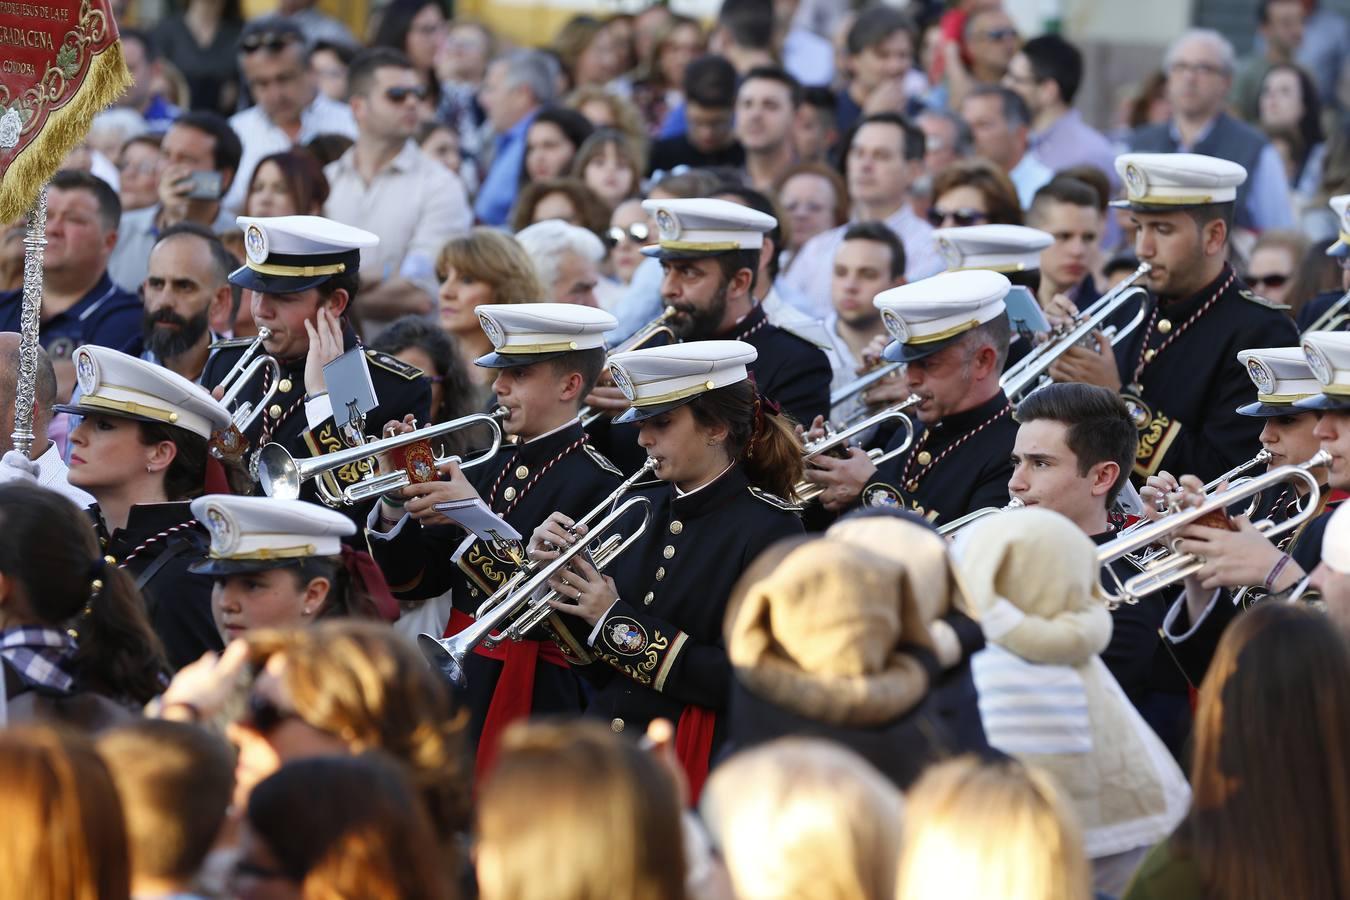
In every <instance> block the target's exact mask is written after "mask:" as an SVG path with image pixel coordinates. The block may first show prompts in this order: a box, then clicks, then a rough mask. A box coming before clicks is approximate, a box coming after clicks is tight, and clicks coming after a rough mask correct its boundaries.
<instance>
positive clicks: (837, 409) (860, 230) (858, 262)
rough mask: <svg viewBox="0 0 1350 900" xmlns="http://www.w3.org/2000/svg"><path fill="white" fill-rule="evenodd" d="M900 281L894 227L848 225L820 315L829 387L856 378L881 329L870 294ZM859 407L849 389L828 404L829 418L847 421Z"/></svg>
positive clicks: (901, 260) (901, 262) (901, 256)
mask: <svg viewBox="0 0 1350 900" xmlns="http://www.w3.org/2000/svg"><path fill="white" fill-rule="evenodd" d="M904 283H905V248H904V245H903V244H901V243H900V239H899V238H898V237H896V235H895V232H893V231H891V230H890V229H889V228H887V227H886V226H885V225H883V224H882V223H880V222H858V223H857V224H855V225H850V226H848V230H847V231H845V232H844V240H843V242H842V243H840V245H839V249H838V250H837V251H836V252H835V254H834V281H833V287H832V288H831V291H830V302H831V304H832V305H833V307H834V311H833V312H831V313H830V315H829V316H828V317H826V319H825V330H826V332H827V333H828V334H829V337H830V342H831V343H832V344H833V349H834V353H833V354H829V356H830V362H831V363H832V364H834V366H835V368H834V379H833V380H832V381H831V382H830V390H831V391H837V390H839V389H840V388H841V387H844V386H845V385H847V384H849V383H850V382H852V381H854V380H856V379H857V378H858V375H859V370H860V369H862V368H863V366H864V364H865V360H864V358H863V356H864V351H865V350H866V349H867V347H868V345H869V344H872V343H873V342H874V341H875V340H876V339H877V338H878V337H881V336H883V335H885V334H886V326H885V325H884V324H883V323H882V321H881V310H879V309H877V307H876V305H875V304H873V303H872V298H873V297H875V296H876V295H877V294H880V293H881V292H882V291H887V290H890V289H891V288H894V287H899V286H900V285H902V284H904ZM862 407H863V398H862V395H861V394H855V395H854V396H852V397H849V398H847V399H846V400H843V401H841V402H840V403H838V404H836V405H835V406H833V407H832V408H831V409H830V419H831V420H832V421H834V422H847V421H849V420H850V419H852V418H853V417H854V416H855V414H857V413H860V412H862Z"/></svg>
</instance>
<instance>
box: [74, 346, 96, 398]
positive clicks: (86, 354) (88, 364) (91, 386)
mask: <svg viewBox="0 0 1350 900" xmlns="http://www.w3.org/2000/svg"><path fill="white" fill-rule="evenodd" d="M75 380H76V381H78V382H79V384H80V393H82V394H92V393H94V392H95V391H97V390H98V361H97V360H95V359H94V354H93V353H91V352H90V351H89V348H88V347H81V348H80V349H79V350H76V351H75Z"/></svg>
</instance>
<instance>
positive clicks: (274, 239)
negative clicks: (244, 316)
mask: <svg viewBox="0 0 1350 900" xmlns="http://www.w3.org/2000/svg"><path fill="white" fill-rule="evenodd" d="M239 225H240V227H241V228H243V230H244V247H245V249H246V251H247V260H246V261H245V264H244V265H243V266H241V267H240V268H239V269H237V270H235V271H234V272H233V273H232V274H231V275H230V279H229V280H230V283H231V284H235V285H239V286H240V287H242V288H244V290H245V291H246V296H247V297H249V298H251V299H250V300H249V302H250V303H251V305H252V309H253V318H254V321H256V322H257V324H258V326H259V327H260V328H266V329H268V331H269V333H270V335H269V337H267V338H266V339H265V340H262V341H261V347H260V351H261V352H260V353H259V354H257V355H258V356H271V357H272V358H274V359H275V360H276V361H277V363H278V364H279V365H280V369H281V378H280V380H279V381H278V383H277V385H275V387H276V393H275V394H274V395H273V396H272V397H271V398H270V399H268V400H267V402H266V406H265V408H264V409H263V411H262V413H261V414H260V415H258V416H257V417H256V418H255V419H254V420H253V423H252V424H251V425H249V427H248V428H247V429H246V430H245V432H244V437H246V438H247V439H248V442H249V447H248V449H249V451H250V452H252V451H255V450H257V449H258V448H260V447H262V446H263V445H265V444H270V443H272V442H276V443H279V444H281V445H282V446H284V447H285V448H286V450H287V451H288V452H289V453H290V454H291V455H292V456H294V457H296V458H301V457H310V456H317V455H319V454H323V453H331V452H333V451H335V450H341V449H343V448H345V447H346V443H345V442H344V441H343V439H342V436H341V430H340V429H341V426H342V425H345V424H346V414H345V413H343V412H341V411H339V413H338V416H337V417H335V416H334V410H333V408H332V404H331V403H330V401H329V399H328V390H327V387H326V385H325V382H324V373H323V367H324V366H325V365H327V364H328V363H330V362H332V361H333V360H335V359H337V358H338V357H339V356H341V355H342V354H343V353H345V352H346V351H348V350H350V349H352V348H353V347H356V346H357V344H358V341H357V337H356V332H354V331H353V330H352V328H351V326H350V325H349V324H348V322H347V313H348V311H349V310H350V309H351V308H352V304H353V303H354V302H355V300H356V293H357V289H358V288H359V286H360V277H359V276H360V266H361V250H362V249H363V248H368V247H373V246H375V244H377V243H379V238H377V237H376V236H375V235H373V234H371V233H370V232H368V231H363V230H361V229H360V228H352V227H351V226H349V225H342V224H340V223H338V222H333V221H330V220H328V219H325V218H323V217H321V216H280V217H276V218H265V219H253V218H247V217H244V216H240V218H239ZM253 342H254V339H252V338H244V339H240V340H235V341H225V342H222V343H218V344H215V345H213V349H214V351H215V352H214V353H213V354H212V355H211V358H210V359H209V360H207V363H206V368H205V370H204V371H203V372H202V377H201V384H202V386H203V387H205V388H206V389H207V390H211V389H213V388H218V387H221V386H222V382H223V381H224V380H225V378H226V376H227V375H228V374H229V373H230V372H231V371H232V370H233V369H234V367H235V364H236V363H237V362H239V360H240V357H242V356H243V355H244V353H245V352H247V351H248V350H249V348H250V346H251V345H252V344H253ZM366 360H367V362H368V363H369V364H370V380H371V384H372V385H373V386H374V388H375V396H376V397H377V398H378V405H377V406H376V407H375V409H373V410H372V411H371V412H370V414H369V415H368V417H367V420H368V421H369V422H371V423H378V422H384V421H387V420H388V419H394V418H402V417H403V416H405V415H409V414H411V415H412V416H414V417H416V418H417V419H418V420H424V419H426V417H427V413H428V410H429V409H430V407H431V386H430V384H429V383H428V382H427V380H426V379H425V378H424V377H423V375H422V371H421V370H420V369H418V368H417V367H415V366H410V365H408V364H406V363H404V362H401V361H400V360H398V359H396V358H395V357H393V356H390V355H389V354H387V353H380V352H377V351H374V350H367V351H366ZM264 372H265V373H266V374H264V375H263V376H261V377H255V378H254V379H252V380H251V381H250V382H249V383H248V385H247V386H246V387H244V388H243V390H242V392H241V393H240V394H239V396H238V401H239V402H245V401H247V402H251V403H252V404H254V407H255V408H256V407H257V405H258V404H260V403H263V400H264V397H265V395H266V394H267V391H268V390H269V389H270V388H271V387H273V385H272V378H271V374H270V372H267V370H264ZM219 393H223V392H222V391H217V394H219ZM367 471H368V469H367V467H364V466H344V467H342V468H341V469H339V470H338V471H336V472H334V473H333V474H332V477H334V478H336V479H337V480H338V482H340V483H342V484H344V485H349V484H352V483H354V482H355V481H357V480H359V479H360V478H361V477H362V476H364V475H365V474H366V473H367ZM313 490H314V489H313V488H312V487H308V486H307V487H306V488H305V494H304V496H303V499H307V500H314V499H317V498H316V497H315V496H314V494H313ZM362 512H364V510H362Z"/></svg>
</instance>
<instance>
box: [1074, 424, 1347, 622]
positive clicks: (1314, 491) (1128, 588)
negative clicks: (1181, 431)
mask: <svg viewBox="0 0 1350 900" xmlns="http://www.w3.org/2000/svg"><path fill="white" fill-rule="evenodd" d="M1330 462H1331V455H1330V454H1329V453H1327V452H1326V451H1325V450H1319V451H1318V452H1317V453H1316V454H1314V455H1313V458H1312V459H1310V460H1308V461H1307V462H1302V463H1298V464H1296V465H1288V466H1280V467H1278V468H1275V469H1271V470H1269V471H1267V472H1264V473H1262V474H1260V475H1256V476H1253V477H1252V478H1249V479H1247V480H1246V481H1244V482H1242V483H1241V484H1239V485H1238V486H1236V487H1230V488H1228V489H1227V490H1225V491H1219V492H1216V493H1214V494H1212V495H1210V496H1209V497H1207V498H1206V499H1205V502H1204V503H1202V504H1200V505H1199V506H1196V507H1192V508H1191V509H1183V510H1179V511H1177V512H1174V513H1172V514H1171V515H1169V516H1167V517H1166V518H1164V519H1160V520H1158V521H1156V522H1150V523H1149V524H1148V525H1145V526H1143V527H1141V528H1136V529H1131V531H1130V533H1129V534H1121V535H1120V536H1119V537H1117V538H1116V539H1115V540H1113V541H1110V542H1108V543H1105V544H1102V545H1101V546H1100V547H1098V548H1097V563H1098V565H1101V566H1103V567H1106V566H1109V565H1110V563H1112V562H1115V561H1116V560H1118V559H1121V558H1123V557H1126V556H1135V555H1137V554H1138V553H1139V551H1141V550H1143V549H1144V548H1146V547H1148V546H1150V545H1152V544H1155V543H1159V542H1162V543H1165V544H1167V545H1168V546H1169V547H1170V546H1171V545H1172V544H1173V543H1174V541H1175V539H1176V537H1177V534H1176V533H1177V532H1179V531H1181V530H1182V529H1184V528H1186V527H1187V526H1188V525H1194V524H1196V523H1199V522H1201V520H1203V519H1205V518H1206V517H1207V516H1210V515H1212V514H1214V513H1224V514H1226V510H1227V509H1228V507H1230V506H1232V505H1233V504H1235V503H1237V502H1239V501H1241V500H1247V499H1249V498H1251V497H1254V496H1256V495H1259V494H1260V493H1261V492H1262V491H1264V490H1266V489H1267V488H1270V487H1274V486H1276V485H1281V484H1292V485H1297V484H1298V483H1299V482H1302V483H1303V486H1304V487H1305V488H1306V489H1307V490H1306V494H1305V498H1306V501H1307V502H1305V503H1304V504H1303V506H1302V507H1301V508H1300V509H1299V510H1298V512H1296V513H1295V514H1294V515H1292V516H1290V517H1289V518H1287V519H1285V520H1284V521H1283V522H1279V523H1276V522H1273V521H1271V520H1270V519H1263V520H1262V521H1260V522H1257V523H1256V529H1257V530H1258V531H1260V532H1261V533H1262V534H1263V535H1265V536H1266V537H1268V538H1272V539H1273V538H1276V537H1279V536H1280V535H1282V534H1285V533H1286V532H1290V531H1293V530H1295V529H1297V528H1299V527H1300V526H1302V525H1303V523H1304V522H1306V521H1308V520H1309V519H1311V518H1312V517H1313V516H1315V515H1317V512H1318V507H1319V506H1320V501H1321V496H1322V488H1321V486H1320V485H1319V484H1318V483H1317V479H1316V478H1315V477H1314V476H1313V474H1312V470H1313V469H1317V468H1320V467H1323V466H1326V465H1327V464H1328V463H1330ZM1204 565H1205V561H1204V560H1203V559H1201V558H1200V557H1198V556H1195V555H1194V554H1190V553H1179V552H1177V551H1176V550H1175V549H1169V550H1167V551H1166V552H1164V553H1162V554H1160V555H1158V556H1155V557H1153V558H1152V559H1149V560H1148V561H1147V562H1146V563H1145V564H1143V565H1142V566H1141V567H1140V568H1141V571H1140V572H1139V574H1138V575H1135V576H1133V577H1131V578H1127V579H1124V580H1122V579H1121V578H1120V577H1119V576H1117V575H1115V573H1114V572H1112V573H1111V578H1112V579H1113V580H1114V581H1115V587H1116V592H1115V593H1112V592H1110V591H1108V592H1107V595H1108V598H1109V599H1108V605H1110V606H1111V608H1113V609H1114V608H1115V607H1116V606H1119V605H1120V604H1121V603H1138V602H1139V600H1140V599H1141V598H1143V597H1146V596H1147V595H1149V594H1151V593H1153V592H1154V591H1158V590H1162V589H1163V588H1165V587H1169V586H1171V585H1174V584H1178V583H1180V582H1182V581H1184V580H1185V579H1186V578H1188V577H1189V576H1191V575H1194V574H1195V573H1196V572H1198V571H1200V569H1201V568H1202V567H1203V566H1204ZM1107 571H1111V570H1110V569H1109V568H1108V569H1107Z"/></svg>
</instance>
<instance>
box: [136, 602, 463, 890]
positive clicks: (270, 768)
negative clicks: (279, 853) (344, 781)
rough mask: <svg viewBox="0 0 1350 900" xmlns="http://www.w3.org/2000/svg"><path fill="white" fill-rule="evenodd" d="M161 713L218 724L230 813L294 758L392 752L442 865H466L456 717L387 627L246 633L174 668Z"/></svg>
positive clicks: (336, 623) (437, 681)
mask: <svg viewBox="0 0 1350 900" xmlns="http://www.w3.org/2000/svg"><path fill="white" fill-rule="evenodd" d="M241 683H244V684H247V685H248V688H247V693H246V694H245V696H244V702H243V703H242V709H241V708H240V707H241V703H240V696H239V695H240V685H241ZM158 707H159V712H160V715H162V716H163V717H165V718H170V719H177V720H180V721H199V722H204V723H221V722H222V721H223V722H224V727H225V729H226V731H227V733H228V735H229V737H230V740H231V741H232V742H233V743H234V744H235V745H236V746H237V747H238V748H239V758H238V762H237V763H236V767H235V797H234V807H235V809H237V810H243V809H246V808H247V806H248V801H249V795H250V794H251V793H252V791H253V788H254V787H255V786H256V785H257V784H258V783H259V782H260V781H262V780H263V779H264V778H267V777H268V776H269V775H271V774H272V773H274V772H276V771H277V770H278V769H280V768H281V767H282V766H283V765H285V764H286V763H288V762H290V761H292V760H297V759H307V758H310V757H315V756H332V755H339V756H345V755H352V754H358V753H364V752H367V751H370V750H378V751H382V752H384V753H386V754H388V755H389V756H391V757H393V758H394V759H395V760H396V761H398V762H399V763H400V764H401V765H402V767H403V769H404V772H405V774H407V775H408V777H409V779H410V780H411V781H412V783H413V785H414V787H415V789H416V791H417V793H418V796H419V797H420V798H421V800H422V802H423V803H424V804H425V808H426V811H427V814H428V815H429V817H430V818H431V822H432V826H433V828H434V829H435V831H436V836H437V840H438V842H439V844H440V845H441V848H442V849H443V850H444V851H449V852H451V853H453V856H451V857H448V858H452V859H453V860H454V862H452V863H448V864H447V865H446V868H447V869H448V870H449V871H451V872H452V873H453V872H454V871H455V870H456V869H458V867H459V865H460V864H461V863H462V860H460V859H459V855H460V853H461V850H460V849H459V842H460V839H461V837H462V835H463V833H464V831H465V829H466V827H467V822H468V811H469V780H470V776H469V769H468V764H467V756H466V752H465V743H464V735H463V717H462V716H461V715H460V714H459V711H458V710H457V709H456V707H455V703H454V700H453V698H452V697H451V694H450V691H449V688H448V687H447V686H446V685H445V683H444V682H443V681H442V679H441V678H440V676H439V675H437V674H436V673H434V672H432V670H431V669H429V668H428V667H427V664H426V662H425V661H424V660H423V659H422V657H421V656H420V655H419V654H418V653H417V651H416V650H414V649H413V648H412V645H411V644H409V643H407V642H406V641H405V640H404V639H403V638H402V637H400V636H399V635H398V634H397V633H395V632H394V631H393V630H392V629H390V628H389V627H387V626H384V625H379V624H376V623H372V622H357V621H353V620H350V619H337V620H333V621H329V622H322V623H319V624H317V625H315V626H314V627H312V628H292V629H289V630H284V631H283V630H270V629H269V630H263V631H259V632H257V633H254V634H250V635H248V637H246V638H245V639H243V640H239V641H235V642H234V643H232V644H231V645H230V646H229V648H228V649H227V650H226V651H225V652H224V653H223V654H221V655H220V656H219V657H217V656H216V655H215V654H209V655H207V656H206V657H203V658H202V659H201V660H199V661H198V662H196V663H193V664H192V665H191V666H188V667H187V668H185V669H183V670H182V671H181V672H179V673H178V675H177V676H176V677H175V678H174V680H173V682H172V683H171V684H170V685H169V687H168V690H166V691H165V692H164V695H163V697H161V698H160V701H159V704H158Z"/></svg>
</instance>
